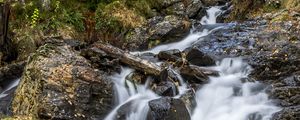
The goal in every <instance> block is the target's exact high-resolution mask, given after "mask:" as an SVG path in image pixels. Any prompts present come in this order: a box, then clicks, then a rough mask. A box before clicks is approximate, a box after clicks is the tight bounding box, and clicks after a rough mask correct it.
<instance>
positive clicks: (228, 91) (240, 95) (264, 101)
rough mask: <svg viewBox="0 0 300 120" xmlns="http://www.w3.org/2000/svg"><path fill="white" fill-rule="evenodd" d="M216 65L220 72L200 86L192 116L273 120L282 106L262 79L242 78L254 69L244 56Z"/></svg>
mask: <svg viewBox="0 0 300 120" xmlns="http://www.w3.org/2000/svg"><path fill="white" fill-rule="evenodd" d="M213 69H215V70H217V71H219V73H220V76H219V77H211V78H210V82H209V83H208V84H206V85H204V86H203V87H202V88H201V89H199V90H197V92H196V102H197V106H196V108H195V110H194V112H193V114H192V120H269V119H270V117H271V115H272V114H273V113H275V112H277V111H278V110H280V109H279V108H278V107H276V106H274V105H273V104H272V101H271V100H269V99H268V95H267V94H266V93H265V92H264V89H262V88H260V86H261V84H260V83H257V82H244V83H243V82H242V81H241V79H242V78H247V75H248V74H249V73H250V70H251V68H250V66H249V65H247V64H246V63H245V62H243V61H242V59H241V58H226V59H224V60H222V61H221V62H220V63H219V65H218V66H216V67H214V68H213Z"/></svg>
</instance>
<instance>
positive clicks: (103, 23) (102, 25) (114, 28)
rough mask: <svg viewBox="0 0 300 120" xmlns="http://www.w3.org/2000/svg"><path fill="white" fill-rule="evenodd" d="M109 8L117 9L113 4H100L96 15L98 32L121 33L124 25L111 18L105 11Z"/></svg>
mask: <svg viewBox="0 0 300 120" xmlns="http://www.w3.org/2000/svg"><path fill="white" fill-rule="evenodd" d="M109 7H115V6H114V5H113V3H111V4H110V5H107V4H103V3H100V4H99V5H98V8H97V10H96V13H95V20H96V26H95V28H96V30H102V31H106V32H121V31H122V25H121V23H120V22H119V21H118V20H117V19H116V18H115V17H112V16H109V15H108V14H109V13H107V12H106V11H105V10H106V9H109Z"/></svg>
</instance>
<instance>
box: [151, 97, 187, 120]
mask: <svg viewBox="0 0 300 120" xmlns="http://www.w3.org/2000/svg"><path fill="white" fill-rule="evenodd" d="M149 107H150V110H149V113H148V116H147V120H190V119H191V117H190V115H189V112H188V110H187V109H186V107H185V104H184V102H182V101H181V100H180V99H175V98H170V97H163V98H159V99H156V100H152V101H150V102H149Z"/></svg>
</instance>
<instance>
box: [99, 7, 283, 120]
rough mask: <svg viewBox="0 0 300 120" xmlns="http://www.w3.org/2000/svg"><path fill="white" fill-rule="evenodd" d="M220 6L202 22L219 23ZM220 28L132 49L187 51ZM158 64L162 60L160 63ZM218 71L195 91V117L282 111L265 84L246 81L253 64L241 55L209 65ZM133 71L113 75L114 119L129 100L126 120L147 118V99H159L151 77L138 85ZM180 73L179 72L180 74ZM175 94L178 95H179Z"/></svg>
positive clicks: (110, 119) (251, 116)
mask: <svg viewBox="0 0 300 120" xmlns="http://www.w3.org/2000/svg"><path fill="white" fill-rule="evenodd" d="M219 8H220V7H211V8H209V9H208V10H207V16H205V17H203V18H202V19H201V21H200V22H201V24H203V25H209V24H216V17H217V16H218V15H219V14H221V12H222V11H221V10H220V9H219ZM219 28H221V27H216V28H214V29H211V30H208V29H204V30H203V31H200V32H199V31H198V32H197V31H195V30H191V33H190V35H188V36H187V37H186V38H185V39H183V40H182V41H179V42H175V43H170V44H165V45H160V46H157V47H155V48H153V49H150V50H148V51H143V52H132V53H133V54H142V53H147V52H151V53H154V54H157V53H159V52H160V51H163V50H170V49H179V50H184V49H185V48H187V47H190V46H192V45H193V43H195V42H197V41H199V40H200V39H199V38H201V37H204V36H207V35H209V34H210V33H212V32H214V31H215V30H218V29H219ZM157 64H158V65H159V63H157ZM208 69H213V70H216V71H219V73H220V76H219V77H210V78H209V83H208V84H206V85H204V86H203V87H201V89H198V90H197V91H196V94H195V95H196V96H195V100H196V103H197V105H196V107H195V108H194V109H193V110H192V111H190V115H191V118H192V120H269V119H270V118H271V116H272V114H273V113H275V112H277V111H279V110H280V108H279V107H276V106H275V105H274V104H273V103H272V100H270V99H268V95H267V94H266V93H265V89H264V88H265V86H264V85H262V84H260V83H258V82H246V81H245V79H247V75H248V74H249V73H250V71H251V67H250V66H249V65H248V64H247V63H246V62H244V61H243V59H242V58H225V59H223V60H222V61H220V62H218V63H217V66H214V67H208ZM133 71H134V70H133V69H131V68H125V67H123V68H122V71H121V73H120V74H115V75H113V76H111V78H112V79H113V81H114V83H115V92H116V93H115V95H117V96H116V98H117V99H116V103H117V106H116V107H115V109H114V110H113V111H112V112H111V113H110V114H109V115H108V116H107V117H106V118H105V120H114V119H115V117H116V115H117V111H118V109H119V108H121V107H122V106H123V105H125V104H128V103H130V107H127V110H128V111H130V114H127V115H126V119H127V120H145V119H146V118H147V114H148V111H149V106H148V102H149V101H150V100H153V99H158V98H160V96H159V95H157V94H155V93H154V92H153V91H151V90H150V89H149V87H148V84H147V83H148V82H149V81H150V80H151V79H152V78H150V77H149V78H148V80H147V82H146V84H145V85H135V84H133V83H131V82H129V81H128V80H126V76H127V75H129V74H130V73H132V72H133ZM178 75H179V74H178ZM180 82H181V84H180V85H181V86H179V93H180V94H179V95H178V96H180V95H181V94H183V93H185V91H186V90H187V89H188V88H187V87H186V84H185V82H184V80H181V81H180ZM178 96H175V97H178Z"/></svg>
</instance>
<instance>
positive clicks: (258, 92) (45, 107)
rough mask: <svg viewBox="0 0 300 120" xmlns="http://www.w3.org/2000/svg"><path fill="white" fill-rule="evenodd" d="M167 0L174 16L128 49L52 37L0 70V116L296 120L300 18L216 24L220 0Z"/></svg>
mask: <svg viewBox="0 0 300 120" xmlns="http://www.w3.org/2000/svg"><path fill="white" fill-rule="evenodd" d="M170 2H174V3H172V5H170V6H168V7H166V8H168V9H165V10H166V11H167V10H170V9H172V10H173V12H175V14H173V13H172V14H171V15H170V14H169V13H168V15H163V16H155V17H153V18H150V19H148V20H147V25H145V26H142V27H138V28H136V29H134V31H132V33H131V35H130V36H127V38H126V39H129V41H130V42H128V44H126V46H127V47H129V48H127V49H126V50H124V49H119V48H117V47H114V46H113V45H111V44H108V43H105V42H103V41H97V42H95V43H93V44H86V43H84V42H81V41H77V40H63V39H55V38H49V39H48V40H46V41H45V43H44V44H43V45H42V46H41V47H39V48H38V49H37V50H36V52H34V53H33V54H31V55H30V56H29V57H28V60H26V61H24V62H18V63H13V64H9V65H6V66H4V67H1V68H0V83H1V84H0V93H1V94H0V118H1V117H3V118H5V117H8V116H10V117H12V118H13V117H15V118H16V119H58V120H67V119H72V120H73V119H74V120H77V119H78V120H80V119H89V120H299V119H300V41H299V38H300V37H299V24H298V22H292V21H290V22H275V23H272V24H270V23H269V22H268V20H266V19H264V18H257V19H253V20H248V21H244V22H230V23H222V22H223V20H224V18H226V17H227V15H228V12H229V11H230V9H231V7H230V4H229V3H228V4H226V3H227V2H228V1H227V0H212V1H210V0H204V2H203V3H202V2H199V1H197V0H195V1H194V2H191V3H189V6H188V7H180V6H184V5H183V4H184V3H182V2H178V1H176V0H174V1H173V0H170ZM165 4H169V3H165ZM214 5H219V6H214ZM166 13H167V12H166ZM184 15H185V16H184ZM186 17H187V18H186ZM270 28H276V29H270ZM155 40H163V41H161V42H160V44H159V45H156V44H155V45H154V44H151V43H149V41H152V42H153V41H154V42H155ZM152 45H153V46H152Z"/></svg>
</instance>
